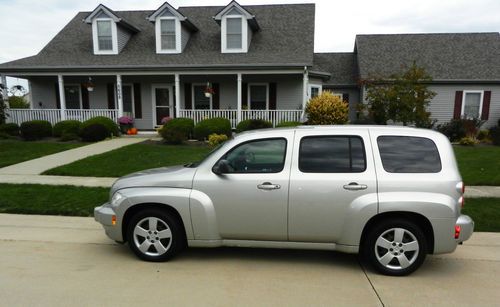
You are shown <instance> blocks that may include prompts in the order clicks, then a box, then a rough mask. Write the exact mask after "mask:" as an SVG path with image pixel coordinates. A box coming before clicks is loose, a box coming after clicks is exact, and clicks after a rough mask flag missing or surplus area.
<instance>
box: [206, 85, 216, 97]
mask: <svg viewBox="0 0 500 307" xmlns="http://www.w3.org/2000/svg"><path fill="white" fill-rule="evenodd" d="M204 92H205V97H207V98H210V97H212V95H213V94H215V91H214V89H213V87H212V86H211V85H210V83H209V82H207V87H205V91H204Z"/></svg>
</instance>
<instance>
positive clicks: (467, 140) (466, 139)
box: [458, 136, 478, 146]
mask: <svg viewBox="0 0 500 307" xmlns="http://www.w3.org/2000/svg"><path fill="white" fill-rule="evenodd" d="M458 143H459V144H460V145H464V146H474V145H476V144H477V143H478V141H477V140H476V139H474V138H471V137H470V136H466V137H463V138H461V139H460V141H459V142H458Z"/></svg>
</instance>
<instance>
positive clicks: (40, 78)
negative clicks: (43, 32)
mask: <svg viewBox="0 0 500 307" xmlns="http://www.w3.org/2000/svg"><path fill="white" fill-rule="evenodd" d="M17 77H20V78H26V79H28V81H29V91H30V94H31V102H32V103H31V106H30V109H7V113H8V114H9V117H8V118H7V121H8V122H14V123H17V124H21V123H22V122H25V121H29V120H35V119H39V120H47V121H49V122H51V123H52V124H55V123H57V122H59V121H62V120H68V119H72V120H80V121H85V120H87V119H89V118H91V117H95V116H105V117H109V118H111V119H112V120H113V121H115V122H117V120H118V118H119V117H121V116H124V115H127V116H130V117H132V118H134V125H135V126H136V127H137V128H138V129H142V130H152V129H154V128H155V127H157V126H159V125H161V121H162V119H163V118H165V117H171V118H175V117H187V118H191V119H193V120H194V121H195V124H196V123H198V122H200V121H201V120H204V119H208V118H214V117H223V118H227V119H229V120H230V122H231V126H232V127H233V128H236V125H237V124H238V123H239V122H240V121H242V120H247V119H263V120H267V121H270V122H271V123H272V124H273V126H276V125H278V124H279V123H280V122H283V121H300V120H301V119H302V116H303V109H304V106H305V103H306V102H307V100H308V99H309V96H310V86H309V76H308V73H307V70H306V71H304V72H302V71H281V72H273V71H270V72H252V71H249V72H238V73H235V72H203V73H200V72H198V73H196V72H184V73H159V72H158V73H155V74H146V73H145V74H141V75H139V74H132V73H130V74H116V75H104V74H95V73H94V74H83V73H80V74H68V75H62V74H59V75H57V76H54V75H52V76H49V75H33V76H31V75H29V74H27V75H24V76H20V75H17ZM207 87H209V88H211V89H212V91H213V93H211V95H205V93H204V92H205V91H206V88H207Z"/></svg>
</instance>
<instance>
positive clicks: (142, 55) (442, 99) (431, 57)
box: [0, 1, 500, 129]
mask: <svg viewBox="0 0 500 307" xmlns="http://www.w3.org/2000/svg"><path fill="white" fill-rule="evenodd" d="M314 14H315V6H314V4H283V5H251V6H241V5H239V4H238V3H237V2H235V1H232V2H231V3H229V4H228V5H227V6H225V7H215V6H208V7H180V8H178V9H175V8H173V7H172V6H171V5H169V4H168V3H164V4H163V5H162V6H161V7H159V8H158V9H157V10H155V11H118V12H115V11H113V10H111V9H109V8H107V7H106V6H104V5H99V6H98V7H97V8H96V9H95V10H94V11H92V12H80V13H78V14H77V15H76V16H75V17H74V18H73V19H72V20H71V21H70V22H69V23H68V24H67V25H66V26H65V27H64V28H63V29H62V30H61V32H59V33H58V34H57V35H56V36H55V37H54V38H53V39H52V40H51V41H50V42H49V43H48V44H47V46H45V47H44V48H43V49H42V50H41V51H40V52H39V53H38V54H37V55H35V56H32V57H27V58H23V59H20V60H16V61H12V62H8V63H4V64H0V74H1V76H2V80H3V81H5V77H6V76H12V77H18V78H26V79H28V81H29V87H30V89H29V90H30V93H31V97H32V107H33V110H9V114H10V118H9V120H10V121H15V122H22V121H25V120H29V119H47V120H50V121H51V122H53V123H54V122H57V121H60V120H63V119H79V120H85V119H87V118H89V117H92V116H96V115H103V116H108V117H111V118H113V119H114V120H116V119H117V118H118V117H119V116H122V115H129V116H132V117H134V119H135V125H136V127H138V128H139V129H153V128H154V127H156V126H158V125H159V124H160V123H161V119H162V118H163V117H165V116H170V117H190V118H193V119H194V120H195V121H196V122H198V121H200V120H202V119H204V118H210V117H226V118H228V119H230V120H231V123H232V126H233V127H235V126H236V124H237V123H238V122H239V121H241V120H243V119H248V118H261V119H267V120H271V121H272V122H273V124H277V123H279V122H280V121H285V120H300V119H302V116H303V109H304V106H305V104H306V103H307V101H308V100H309V99H310V98H311V97H313V96H315V95H317V94H319V93H321V91H322V90H325V89H328V90H332V91H333V92H334V93H335V94H337V95H339V96H341V97H342V98H343V99H344V100H346V101H348V102H349V103H350V117H351V119H355V118H356V104H357V103H358V102H360V101H362V100H363V99H362V97H364V96H363V95H364V91H363V89H362V88H359V85H358V84H359V82H358V81H359V80H360V79H364V78H369V77H371V76H375V75H376V76H379V75H384V74H390V73H392V72H396V71H398V70H399V69H400V68H401V65H407V66H408V65H411V63H412V62H413V61H416V62H417V64H419V65H422V66H424V67H425V68H426V69H428V72H429V73H431V74H432V75H433V77H434V79H435V82H433V83H432V84H431V87H432V89H433V90H435V91H436V92H438V95H437V96H436V98H435V99H434V101H433V102H432V104H431V111H432V112H433V116H435V117H436V118H438V119H439V120H441V121H446V120H449V119H451V118H452V117H453V114H454V109H457V107H456V106H455V100H457V103H459V104H460V108H461V107H462V106H463V109H464V113H465V114H466V115H473V113H474V112H476V111H477V110H476V109H478V108H479V109H480V110H479V111H478V112H479V113H478V115H479V116H483V117H484V116H485V114H486V112H485V111H484V110H485V108H486V106H487V105H489V107H488V111H489V112H488V113H489V119H490V122H493V120H494V119H495V118H498V117H499V116H500V80H499V79H500V78H499V76H500V74H499V67H498V65H499V64H498V63H499V56H498V52H499V51H498V50H499V48H498V45H499V41H500V39H499V35H498V33H480V34H474V33H470V34H422V35H358V36H357V37H356V44H355V49H354V52H352V53H314ZM441 38H442V39H441ZM434 68H435V69H434ZM207 88H208V89H207ZM475 91H477V92H475ZM206 92H208V93H206ZM456 92H461V94H460V95H461V96H459V94H456ZM489 93H491V94H489ZM477 94H479V96H478V95H477ZM455 96H456V97H458V98H459V97H462V98H461V101H460V102H459V100H460V99H458V98H455ZM488 97H489V104H488V103H487V99H488ZM478 99H479V100H480V102H479V107H476V105H477V100H478ZM460 110H461V109H460ZM475 110H476V111H475ZM455 113H456V112H455ZM474 114H476V113H474ZM455 115H456V114H455ZM460 115H462V111H461V112H460Z"/></svg>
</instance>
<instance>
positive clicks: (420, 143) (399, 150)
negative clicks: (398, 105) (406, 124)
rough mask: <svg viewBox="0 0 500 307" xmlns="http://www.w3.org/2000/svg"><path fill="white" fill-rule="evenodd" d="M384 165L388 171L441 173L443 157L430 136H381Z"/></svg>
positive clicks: (378, 139) (380, 142)
mask: <svg viewBox="0 0 500 307" xmlns="http://www.w3.org/2000/svg"><path fill="white" fill-rule="evenodd" d="M377 143H378V149H379V151H380V157H381V158H382V165H383V166H384V169H385V171H386V172H388V173H439V172H440V171H441V159H440V158H439V152H438V149H437V147H436V144H435V143H434V142H433V141H432V140H431V139H428V138H423V137H413V136H379V137H378V138H377Z"/></svg>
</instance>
